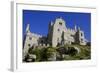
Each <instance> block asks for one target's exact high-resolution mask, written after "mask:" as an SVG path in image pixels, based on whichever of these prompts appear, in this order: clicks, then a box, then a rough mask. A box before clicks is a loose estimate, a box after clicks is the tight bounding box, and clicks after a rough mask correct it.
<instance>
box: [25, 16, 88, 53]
mask: <svg viewBox="0 0 100 73" xmlns="http://www.w3.org/2000/svg"><path fill="white" fill-rule="evenodd" d="M29 28H30V26H29V24H28V25H27V28H26V33H25V39H24V43H23V49H24V55H25V54H26V53H27V52H28V50H29V48H30V47H35V46H52V47H56V46H60V45H65V44H74V43H75V44H80V45H86V43H87V40H86V39H85V36H84V32H83V31H82V30H81V29H80V27H77V26H76V25H75V27H74V29H70V28H67V27H66V22H65V21H64V20H63V19H62V18H61V17H59V18H57V19H56V20H55V21H54V22H52V21H51V22H50V24H49V29H48V34H47V36H42V35H39V34H35V33H31V32H30V29H29Z"/></svg>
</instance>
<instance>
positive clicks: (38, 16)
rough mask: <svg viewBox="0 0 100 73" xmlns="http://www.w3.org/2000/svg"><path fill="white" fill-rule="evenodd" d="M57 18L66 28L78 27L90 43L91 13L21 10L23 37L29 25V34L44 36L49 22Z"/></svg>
mask: <svg viewBox="0 0 100 73" xmlns="http://www.w3.org/2000/svg"><path fill="white" fill-rule="evenodd" d="M57 17H62V18H63V19H64V20H65V21H66V27H68V28H72V29H74V26H75V25H77V26H79V27H80V28H81V30H83V31H84V33H85V37H86V39H87V40H88V41H91V13H79V12H55V11H36V10H23V35H24V34H25V30H26V26H27V24H30V31H31V32H33V33H37V34H41V35H44V36H46V35H47V33H48V25H49V23H50V21H53V22H54V21H55V19H56V18H57Z"/></svg>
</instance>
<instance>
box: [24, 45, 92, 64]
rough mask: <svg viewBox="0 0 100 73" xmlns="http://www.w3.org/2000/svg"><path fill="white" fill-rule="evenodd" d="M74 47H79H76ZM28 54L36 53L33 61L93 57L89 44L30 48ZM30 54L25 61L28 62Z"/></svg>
mask: <svg viewBox="0 0 100 73" xmlns="http://www.w3.org/2000/svg"><path fill="white" fill-rule="evenodd" d="M74 47H77V48H78V50H77V49H75V48H74ZM28 54H32V55H36V59H34V60H32V62H40V61H63V60H86V59H90V58H91V47H90V46H89V45H86V46H82V45H77V44H76V45H64V46H59V47H42V48H30V49H29V51H28ZM29 58H30V57H29V55H28V56H26V59H25V60H24V61H26V62H27V59H29Z"/></svg>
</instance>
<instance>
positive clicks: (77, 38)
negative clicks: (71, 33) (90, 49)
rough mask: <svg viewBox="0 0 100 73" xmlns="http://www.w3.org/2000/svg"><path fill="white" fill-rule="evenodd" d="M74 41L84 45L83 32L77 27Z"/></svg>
mask: <svg viewBox="0 0 100 73" xmlns="http://www.w3.org/2000/svg"><path fill="white" fill-rule="evenodd" d="M75 42H76V43H77V44H80V45H86V42H85V36H84V32H83V31H82V30H81V29H80V27H78V30H77V32H76V34H75Z"/></svg>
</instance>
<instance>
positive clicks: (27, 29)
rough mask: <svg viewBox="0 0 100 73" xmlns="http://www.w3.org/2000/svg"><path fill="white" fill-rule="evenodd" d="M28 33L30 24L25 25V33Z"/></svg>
mask: <svg viewBox="0 0 100 73" xmlns="http://www.w3.org/2000/svg"><path fill="white" fill-rule="evenodd" d="M28 32H30V24H27V27H26V33H28Z"/></svg>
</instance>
